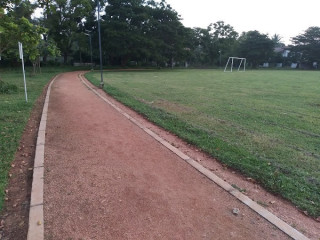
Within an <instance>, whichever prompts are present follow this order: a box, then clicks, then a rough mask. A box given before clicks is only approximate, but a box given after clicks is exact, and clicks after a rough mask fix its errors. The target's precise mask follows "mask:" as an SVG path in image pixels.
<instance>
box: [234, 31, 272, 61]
mask: <svg viewBox="0 0 320 240" xmlns="http://www.w3.org/2000/svg"><path fill="white" fill-rule="evenodd" d="M238 41H239V43H238V44H239V45H238V53H239V56H241V57H245V58H247V61H248V62H249V63H251V64H252V66H253V67H257V66H258V65H259V64H261V63H263V62H268V61H269V59H270V58H271V56H272V55H273V53H274V46H275V43H274V42H273V41H272V40H271V39H270V38H269V37H268V36H267V35H265V34H261V33H259V32H258V31H249V32H245V33H242V35H241V36H240V38H239V40H238Z"/></svg>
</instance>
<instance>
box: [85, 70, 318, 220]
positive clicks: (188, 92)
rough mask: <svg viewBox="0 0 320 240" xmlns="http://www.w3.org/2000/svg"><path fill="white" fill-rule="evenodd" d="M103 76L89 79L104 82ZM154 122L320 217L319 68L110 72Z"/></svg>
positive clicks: (110, 83)
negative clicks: (242, 70)
mask: <svg viewBox="0 0 320 240" xmlns="http://www.w3.org/2000/svg"><path fill="white" fill-rule="evenodd" d="M99 77H100V75H99V74H98V73H89V74H87V78H88V79H89V80H91V81H92V82H94V83H95V84H98V82H99ZM104 78H105V82H106V85H105V89H106V91H107V92H108V93H110V94H111V95H113V96H114V97H115V98H117V99H118V100H120V101H122V102H123V103H125V104H126V105H128V106H130V107H132V108H133V109H135V110H136V111H138V112H140V113H141V114H143V115H144V116H146V117H147V118H149V119H150V120H151V121H153V122H155V123H156V124H158V125H161V126H162V127H164V128H166V129H168V130H170V131H171V132H173V133H175V134H177V135H179V136H180V137H181V138H183V139H185V140H186V141H188V142H190V143H192V144H195V145H197V146H198V147H200V148H201V149H203V150H204V151H206V152H208V153H209V154H211V155H212V156H214V157H217V158H218V159H219V160H220V161H221V162H223V163H225V164H227V165H228V166H230V167H232V168H234V169H237V170H238V171H240V172H242V173H244V174H245V175H247V176H249V177H253V178H254V179H256V180H258V181H259V182H260V183H261V184H262V185H263V186H265V187H266V188H267V189H269V190H271V191H273V192H275V193H279V194H280V195H282V196H283V197H284V198H286V199H289V200H290V201H292V202H293V203H294V204H295V205H297V206H298V207H299V208H300V209H302V210H307V211H308V212H309V214H310V215H312V216H314V217H318V216H320V97H319V93H320V72H313V71H276V70H274V71H247V72H245V73H239V72H234V73H223V72H222V71H218V70H174V71H167V70H159V71H109V72H105V74H104Z"/></svg>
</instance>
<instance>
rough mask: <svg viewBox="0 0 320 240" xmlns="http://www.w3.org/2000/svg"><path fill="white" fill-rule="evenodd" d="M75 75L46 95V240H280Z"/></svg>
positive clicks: (274, 230) (272, 229)
mask: <svg viewBox="0 0 320 240" xmlns="http://www.w3.org/2000/svg"><path fill="white" fill-rule="evenodd" d="M78 74H79V73H76V72H74V73H66V74H62V75H60V77H59V78H57V79H56V81H55V83H54V84H53V86H52V90H51V95H50V104H49V113H48V120H47V135H46V146H45V185H44V218H45V220H44V223H45V225H44V226H45V239H46V240H56V239H75V240H78V239H86V240H87V239H112V240H113V239H141V240H142V239H192V240H194V239H287V238H288V237H287V236H286V235H285V234H283V233H282V232H281V231H279V230H278V229H277V228H276V227H274V226H273V225H271V224H269V223H268V222H267V221H266V220H264V219H262V218H261V217H260V216H258V215H257V214H256V213H254V212H253V211H251V210H250V209H249V208H247V207H246V206H245V205H243V204H242V203H240V202H239V201H238V200H236V199H235V198H234V197H232V196H231V195H229V194H228V193H227V192H225V191H224V190H222V189H221V188H220V187H218V186H217V185H216V184H214V183H213V182H211V181H210V180H208V179H207V178H206V177H204V176H203V175H201V174H200V173H199V172H197V171H196V170H195V169H193V168H192V167H191V166H189V165H188V164H187V163H185V162H184V161H183V160H181V159H180V158H179V157H178V156H176V155H175V154H174V153H172V152H171V151H169V150H168V149H167V148H165V147H164V146H163V145H161V144H160V143H158V142H157V141H156V140H154V139H153V138H151V137H150V136H149V135H147V134H146V133H145V132H144V131H143V130H141V129H140V128H139V127H137V126H136V125H134V124H133V123H132V122H130V121H129V120H128V119H126V118H125V117H123V116H122V115H121V114H120V113H118V112H117V111H116V110H114V109H113V108H112V107H111V106H109V105H108V104H106V103H105V102H103V101H102V100H101V99H100V98H98V97H97V96H96V95H95V94H94V93H93V92H92V91H90V90H89V89H88V88H86V87H85V86H84V85H83V84H82V83H81V81H80V80H79V78H78ZM233 208H239V209H240V214H239V215H234V214H233V213H232V209H233Z"/></svg>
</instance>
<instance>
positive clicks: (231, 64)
mask: <svg viewBox="0 0 320 240" xmlns="http://www.w3.org/2000/svg"><path fill="white" fill-rule="evenodd" d="M232 68H233V58H231V72H232Z"/></svg>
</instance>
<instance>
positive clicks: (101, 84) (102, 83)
mask: <svg viewBox="0 0 320 240" xmlns="http://www.w3.org/2000/svg"><path fill="white" fill-rule="evenodd" d="M97 1H98V32H99V53H100V74H101V81H100V88H103V86H104V82H103V72H102V51H101V31H100V1H99V0H97Z"/></svg>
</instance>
